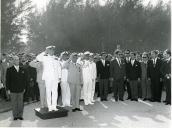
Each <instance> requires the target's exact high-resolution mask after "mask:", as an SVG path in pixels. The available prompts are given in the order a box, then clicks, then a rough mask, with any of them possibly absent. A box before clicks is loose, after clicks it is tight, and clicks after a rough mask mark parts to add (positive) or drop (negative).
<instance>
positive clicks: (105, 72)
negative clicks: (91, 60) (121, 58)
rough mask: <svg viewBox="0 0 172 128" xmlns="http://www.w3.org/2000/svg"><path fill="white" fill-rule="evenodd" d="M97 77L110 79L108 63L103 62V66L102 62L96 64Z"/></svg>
mask: <svg viewBox="0 0 172 128" xmlns="http://www.w3.org/2000/svg"><path fill="white" fill-rule="evenodd" d="M97 75H98V77H100V79H109V77H110V61H107V60H106V61H105V66H104V65H103V63H102V61H101V60H100V61H98V62H97Z"/></svg>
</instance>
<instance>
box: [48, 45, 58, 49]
mask: <svg viewBox="0 0 172 128" xmlns="http://www.w3.org/2000/svg"><path fill="white" fill-rule="evenodd" d="M55 47H56V46H52V45H51V46H47V47H46V49H52V48H55Z"/></svg>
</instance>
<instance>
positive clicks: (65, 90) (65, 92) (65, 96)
mask: <svg viewBox="0 0 172 128" xmlns="http://www.w3.org/2000/svg"><path fill="white" fill-rule="evenodd" d="M61 93H62V103H63V106H70V99H71V95H70V88H69V84H68V82H64V81H62V82H61Z"/></svg>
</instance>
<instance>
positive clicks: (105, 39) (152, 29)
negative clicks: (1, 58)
mask: <svg viewBox="0 0 172 128" xmlns="http://www.w3.org/2000/svg"><path fill="white" fill-rule="evenodd" d="M142 1H143V0H108V2H107V3H106V4H105V6H100V4H99V0H86V3H84V2H83V0H70V1H68V0H65V1H64V0H58V2H56V0H51V2H50V3H49V5H47V10H46V11H45V12H44V13H43V14H39V13H33V14H32V15H30V20H28V25H29V33H30V36H29V39H30V42H31V43H30V44H31V45H32V46H31V49H32V51H33V52H34V51H37V52H40V50H42V49H44V47H45V46H47V45H52V44H53V45H56V46H57V51H58V52H61V51H63V50H72V51H83V50H90V51H92V52H100V51H102V49H104V50H106V51H108V52H112V51H113V50H114V49H116V45H117V44H119V45H121V47H122V48H127V49H131V50H139V51H144V50H146V51H147V50H151V49H160V50H163V49H165V48H168V47H169V46H170V22H171V21H170V4H166V5H164V4H162V2H159V3H158V4H157V5H156V6H155V7H154V6H151V5H150V4H149V5H148V6H144V5H143V4H142ZM162 42H163V43H162Z"/></svg>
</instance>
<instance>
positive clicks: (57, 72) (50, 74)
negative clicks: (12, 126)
mask: <svg viewBox="0 0 172 128" xmlns="http://www.w3.org/2000/svg"><path fill="white" fill-rule="evenodd" d="M54 52H55V46H48V47H46V51H45V52H42V53H41V54H39V55H38V56H37V60H38V61H40V62H42V64H43V75H42V79H43V80H45V86H46V96H47V105H48V109H49V111H53V110H54V111H56V110H58V109H57V108H56V106H57V97H58V94H57V90H58V83H59V82H60V81H61V65H60V62H59V61H58V58H56V57H55V56H54Z"/></svg>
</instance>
